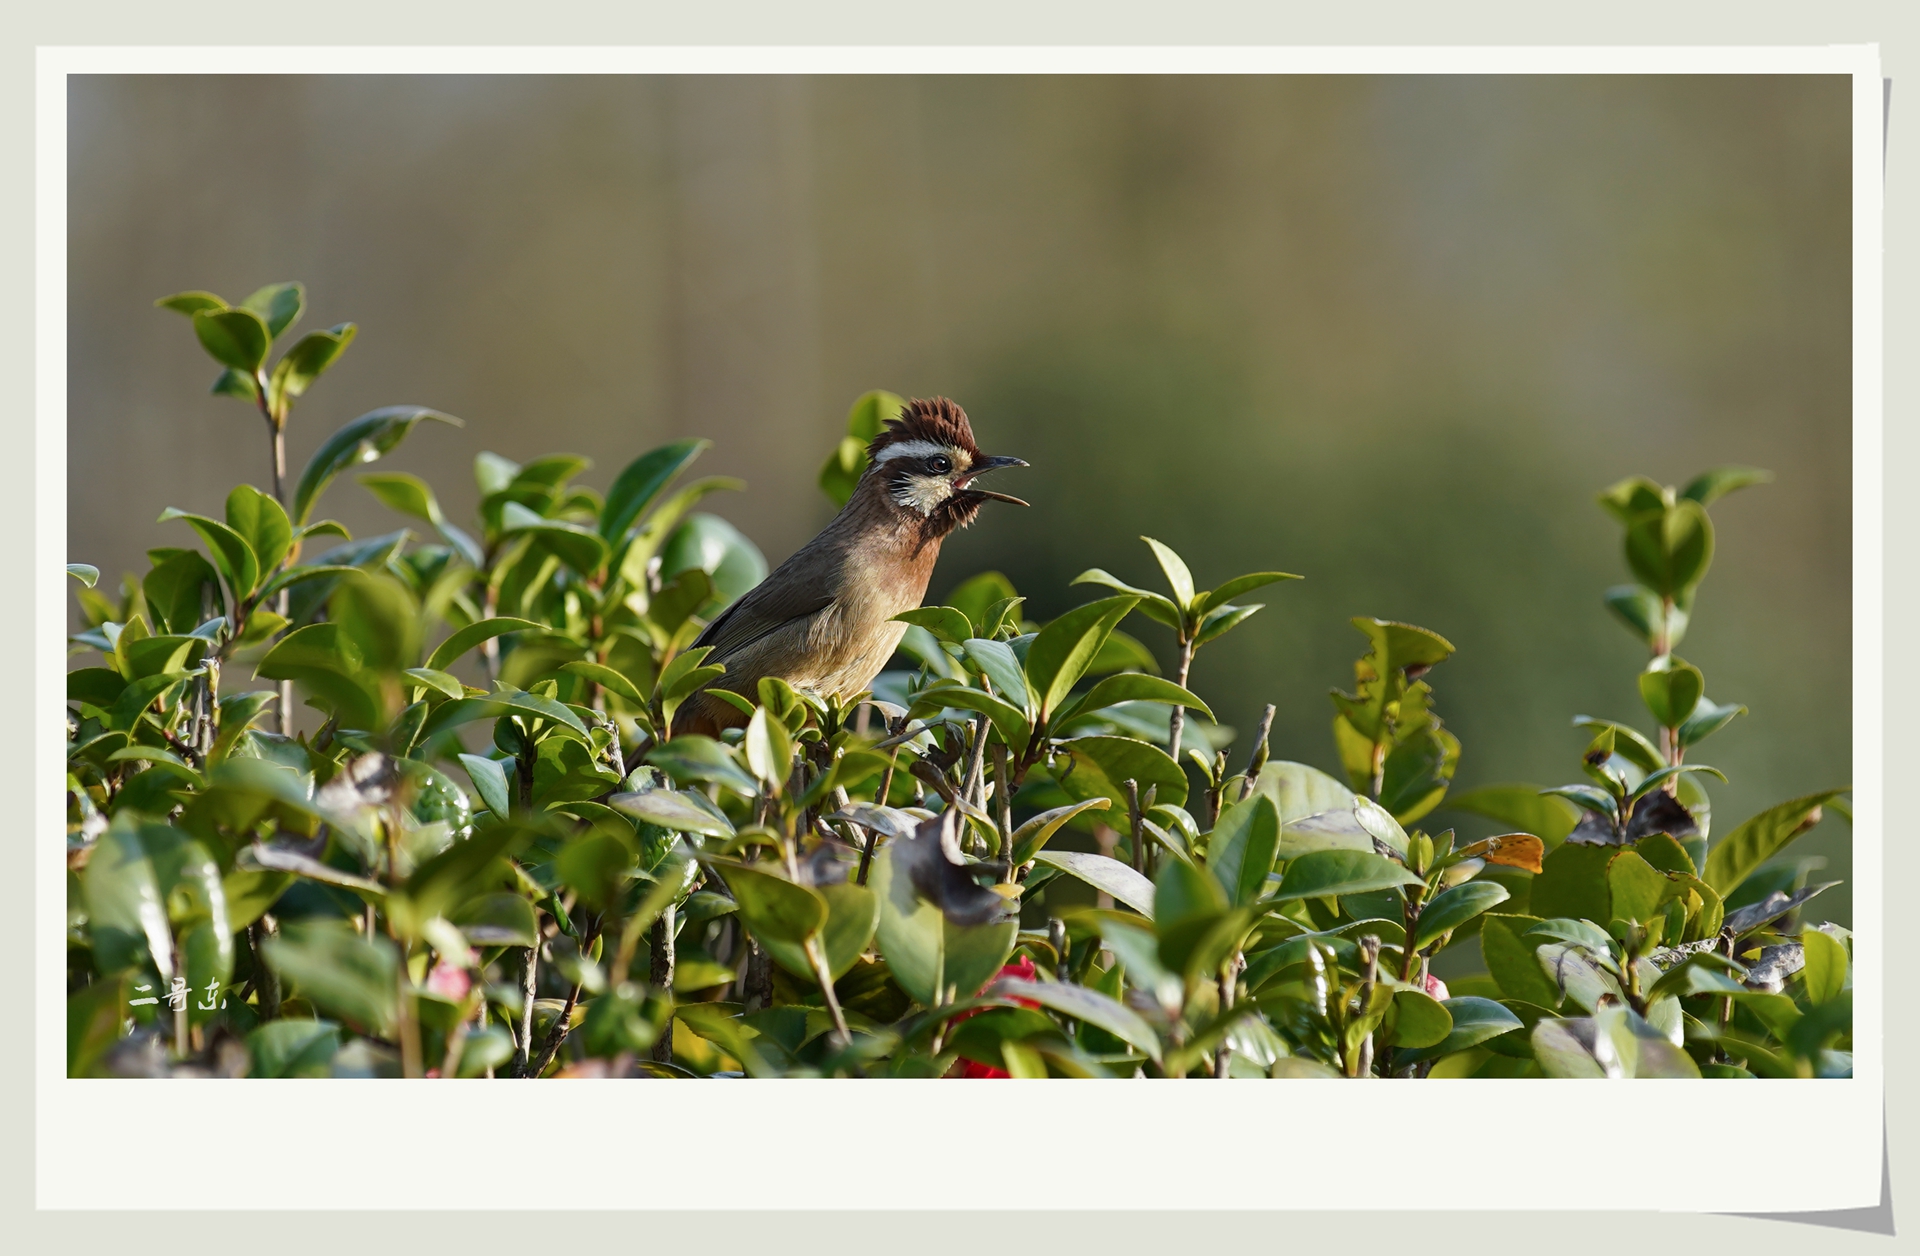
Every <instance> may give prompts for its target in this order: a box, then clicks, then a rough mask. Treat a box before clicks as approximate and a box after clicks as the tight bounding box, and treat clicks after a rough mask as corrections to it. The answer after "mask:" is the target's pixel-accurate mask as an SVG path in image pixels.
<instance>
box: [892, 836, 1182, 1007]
mask: <svg viewBox="0 0 1920 1256" xmlns="http://www.w3.org/2000/svg"><path fill="white" fill-rule="evenodd" d="M900 845H901V844H900V843H895V842H889V843H888V844H887V845H885V846H883V847H881V848H880V853H879V854H878V855H877V856H875V858H874V861H873V869H872V871H871V873H870V875H869V876H868V878H867V884H868V886H869V887H871V888H872V890H873V892H874V895H875V897H876V898H877V899H878V900H879V903H880V920H879V924H878V925H877V926H876V929H875V937H876V938H877V939H878V941H879V946H880V953H881V954H882V955H884V956H885V957H886V960H887V968H888V970H889V972H890V973H891V975H892V977H893V980H894V982H895V983H896V984H897V985H898V986H899V987H900V988H901V989H902V990H904V991H905V992H906V993H907V995H908V996H909V997H911V998H912V999H913V1000H914V1001H915V1002H916V1003H919V1004H920V1005H921V1006H922V1007H929V1008H930V1007H932V1006H934V1005H935V1004H936V1003H942V1002H947V1001H948V999H947V995H948V993H949V992H951V993H952V994H953V996H954V997H955V998H958V999H963V998H968V997H970V996H971V995H972V994H973V993H974V992H975V991H977V990H979V989H980V987H981V986H983V985H985V984H986V983H987V982H988V981H989V980H991V979H992V978H993V976H994V975H995V974H996V973H998V972H999V971H1000V966H1001V965H1002V964H1004V963H1006V959H1007V956H1008V955H1010V954H1012V953H1013V945H1014V940H1015V938H1016V937H1017V936H1018V934H1019V929H1020V925H1019V922H1018V921H1017V920H1009V921H1006V922H1005V923H1002V924H984V925H956V924H954V923H953V922H952V921H950V920H948V919H947V918H946V917H945V916H944V915H942V914H941V911H940V909H939V907H937V906H935V905H934V904H933V903H932V902H930V901H928V900H927V899H925V898H923V897H921V896H920V895H918V894H916V893H915V892H914V889H913V885H912V883H911V881H910V880H909V879H908V876H907V874H906V873H905V872H904V871H902V870H900V869H898V868H896V867H895V863H894V855H895V852H896V851H897V850H899V849H900ZM1052 853H1053V852H1048V851H1043V852H1041V858H1042V861H1043V862H1044V860H1045V858H1046V856H1048V855H1050V854H1052ZM1142 880H1144V878H1142Z"/></svg>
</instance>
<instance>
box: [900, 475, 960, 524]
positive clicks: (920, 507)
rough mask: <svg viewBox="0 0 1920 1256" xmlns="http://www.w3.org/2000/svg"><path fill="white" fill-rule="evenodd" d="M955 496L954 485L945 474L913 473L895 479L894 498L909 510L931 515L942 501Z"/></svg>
mask: <svg viewBox="0 0 1920 1256" xmlns="http://www.w3.org/2000/svg"><path fill="white" fill-rule="evenodd" d="M951 496H953V485H952V484H951V483H949V482H948V481H947V479H946V478H945V477H944V476H937V475H935V476H928V475H913V476H908V477H906V478H905V479H902V480H897V481H895V483H894V485H893V500H894V501H896V502H898V503H899V504H900V505H902V506H905V507H906V508H907V509H909V510H917V511H919V512H920V513H921V514H923V515H930V514H932V513H933V512H934V509H935V508H936V507H938V506H939V505H940V503H941V502H943V501H945V500H947V498H949V497H951Z"/></svg>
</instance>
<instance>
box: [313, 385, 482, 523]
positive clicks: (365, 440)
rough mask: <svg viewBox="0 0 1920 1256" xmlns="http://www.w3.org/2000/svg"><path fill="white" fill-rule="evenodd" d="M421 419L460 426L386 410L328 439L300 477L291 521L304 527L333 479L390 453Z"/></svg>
mask: <svg viewBox="0 0 1920 1256" xmlns="http://www.w3.org/2000/svg"><path fill="white" fill-rule="evenodd" d="M422 419H433V420H435V421H436V422H440V423H448V424H451V425H453V426H454V427H460V426H462V424H461V422H460V420H459V419H456V418H454V417H453V416H452V415H450V414H442V413H440V412H439V411H438V410H429V409H427V408H426V407H424V406H388V407H386V408H384V409H380V410H374V411H372V412H370V413H368V414H363V415H361V416H360V417H359V418H357V419H355V420H353V422H351V423H348V424H347V425H346V426H344V427H342V428H341V429H340V430H339V431H337V432H335V433H334V434H333V435H331V436H329V437H328V438H327V439H326V440H325V441H324V442H322V444H321V446H320V448H319V449H318V450H317V451H315V453H314V455H313V457H312V458H311V459H310V460H309V461H308V462H307V466H306V469H305V470H304V471H302V472H301V473H300V482H299V484H298V485H296V486H295V488H294V491H293V511H292V515H293V521H294V523H295V524H304V523H306V522H307V517H308V516H309V515H310V514H312V513H313V507H314V503H315V502H317V501H318V500H319V499H320V494H321V493H323V492H325V491H326V487H327V485H328V484H330V483H332V482H333V478H334V477H335V476H336V475H339V474H340V473H341V472H342V471H344V470H346V469H347V468H348V467H350V466H354V465H356V464H358V463H363V462H372V461H374V460H375V459H377V458H379V457H381V456H382V455H383V454H388V453H391V452H393V449H394V447H395V446H397V445H398V444H399V443H400V442H401V441H403V440H405V439H406V437H407V433H408V432H411V431H412V430H413V428H414V425H415V424H417V423H419V422H420V421H421V420H422Z"/></svg>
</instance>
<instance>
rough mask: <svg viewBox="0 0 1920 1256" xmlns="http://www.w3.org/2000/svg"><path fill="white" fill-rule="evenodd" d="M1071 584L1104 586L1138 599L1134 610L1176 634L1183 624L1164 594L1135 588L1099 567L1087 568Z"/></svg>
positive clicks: (1171, 602)
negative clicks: (1137, 604)
mask: <svg viewBox="0 0 1920 1256" xmlns="http://www.w3.org/2000/svg"><path fill="white" fill-rule="evenodd" d="M1072 583H1074V584H1099V585H1105V586H1106V587H1107V588H1109V589H1113V590H1115V591H1116V592H1120V593H1124V594H1126V595H1127V596H1128V597H1134V598H1138V599H1139V600H1140V604H1139V606H1138V607H1137V608H1136V609H1138V610H1139V612H1140V613H1141V614H1142V615H1145V616H1146V617H1147V618H1149V619H1153V620H1157V621H1159V622H1160V623H1163V624H1165V625H1166V626H1167V627H1169V628H1172V629H1173V630H1175V631H1176V632H1178V631H1180V629H1181V625H1182V623H1183V622H1184V616H1183V615H1182V614H1181V611H1180V608H1179V607H1177V606H1175V605H1174V604H1173V601H1172V600H1171V599H1170V598H1168V597H1167V596H1166V595H1165V594H1164V593H1155V592H1154V591H1153V590H1151V589H1141V588H1136V587H1135V586H1133V585H1130V584H1128V583H1127V582H1126V581H1124V580H1122V579H1120V578H1119V577H1118V576H1115V575H1112V574H1111V573H1109V572H1107V571H1104V570H1102V569H1101V568H1099V567H1089V568H1087V569H1086V570H1085V571H1083V572H1081V573H1080V574H1079V575H1077V576H1075V577H1074V578H1073V581H1072Z"/></svg>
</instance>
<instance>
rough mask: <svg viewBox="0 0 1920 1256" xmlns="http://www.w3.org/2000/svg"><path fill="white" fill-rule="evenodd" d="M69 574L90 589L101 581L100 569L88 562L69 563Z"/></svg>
mask: <svg viewBox="0 0 1920 1256" xmlns="http://www.w3.org/2000/svg"><path fill="white" fill-rule="evenodd" d="M67 574H68V575H70V576H72V577H73V578H74V579H75V580H78V581H79V582H80V583H81V584H84V585H86V586H87V587H88V588H89V589H91V588H92V587H93V586H94V585H96V584H99V583H100V569H99V568H98V567H93V566H89V565H88V564H86V563H68V564H67Z"/></svg>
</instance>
